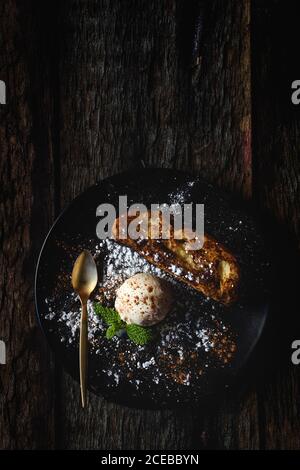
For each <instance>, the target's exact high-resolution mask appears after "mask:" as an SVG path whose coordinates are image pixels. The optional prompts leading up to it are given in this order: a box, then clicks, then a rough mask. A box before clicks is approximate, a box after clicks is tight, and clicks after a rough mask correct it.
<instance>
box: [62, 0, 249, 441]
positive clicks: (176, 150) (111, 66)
mask: <svg viewBox="0 0 300 470" xmlns="http://www.w3.org/2000/svg"><path fill="white" fill-rule="evenodd" d="M206 15H207V21H208V22H209V25H210V27H209V30H208V33H207V35H208V36H207V48H206V49H205V55H204V57H203V61H202V67H201V70H195V69H193V70H192V69H191V67H190V62H189V60H186V59H187V58H188V57H189V54H191V51H192V42H188V41H187V39H188V38H189V37H190V32H189V30H190V28H191V21H192V20H193V18H191V17H190V13H189V6H188V5H187V2H183V1H177V2H175V1H163V2H149V1H145V2H144V1H142V2H141V1H138V2H106V1H100V2H78V1H69V2H65V4H64V8H63V11H62V12H61V13H60V17H61V18H63V21H62V23H61V35H62V37H63V38H64V41H63V47H62V48H61V50H60V60H59V64H60V68H59V76H60V105H61V108H60V109H61V110H60V120H61V121H60V122H61V126H60V128H61V137H60V155H61V160H60V168H61V188H62V191H61V204H62V207H64V206H65V204H66V203H67V202H69V201H71V200H72V199H73V197H74V196H76V195H77V194H79V193H80V192H81V191H82V190H84V189H85V188H86V187H88V186H89V185H91V184H93V183H95V182H96V181H98V180H99V179H100V178H102V177H104V176H108V175H110V174H113V173H115V172H117V171H121V170H124V169H127V168H132V167H134V166H136V165H140V164H141V163H140V162H141V160H143V162H144V163H145V165H146V166H158V167H176V168H181V169H184V170H187V169H192V170H193V171H194V172H201V173H202V174H203V175H204V176H205V177H207V178H209V179H210V180H213V181H216V182H218V183H219V184H220V185H221V184H223V186H226V187H228V188H231V189H232V188H235V189H236V192H238V193H243V194H245V195H249V194H250V191H251V125H250V117H251V116H250V110H251V102H250V98H251V96H250V32H249V21H250V3H249V2H248V1H246V2H244V4H243V5H241V3H240V2H236V1H229V2H221V1H217V2H215V3H213V4H212V3H210V4H209V5H208V9H207V13H206ZM212 162H214V163H213V164H212ZM60 395H61V404H60V406H61V409H60V412H59V415H60V416H61V426H62V430H61V435H60V439H59V440H60V442H61V444H60V445H61V447H62V448H102V449H103V448H110V449H128V448H136V449H140V448H141V449H151V448H152V449H188V448H192V447H195V448H206V447H211V446H215V447H233V448H234V447H236V446H238V447H242V448H251V447H255V446H257V445H258V444H257V439H258V438H257V433H256V431H257V409H256V400H255V395H254V396H252V395H251V397H249V398H248V399H246V401H241V402H239V401H238V402H237V404H236V405H233V403H229V404H228V405H227V404H226V403H223V404H222V407H220V408H217V410H216V409H211V410H210V414H209V415H208V414H207V413H203V412H201V413H200V414H199V413H198V412H196V413H195V410H187V411H186V412H184V413H180V412H174V411H165V412H160V411H144V410H139V411H138V410H130V409H126V408H124V407H120V406H117V405H113V404H107V403H106V402H104V401H103V400H102V399H101V398H98V397H95V396H90V405H89V408H88V409H87V410H86V411H85V412H82V410H80V409H79V406H78V404H79V401H78V400H79V388H78V384H76V383H74V382H73V381H72V379H70V378H69V377H68V376H66V375H65V374H62V388H61V394H60ZM236 400H237V399H236V397H235V401H236ZM245 416H248V421H249V424H248V425H247V424H245ZM252 421H253V423H252ZM236 425H240V426H241V427H242V430H241V433H240V434H238V433H236V432H234V428H235V426H236ZM247 426H248V427H247ZM244 428H245V429H244ZM80 430H82V431H80ZM208 434H209V436H210V437H209V438H208V440H207V442H206V440H205V439H204V438H203V436H204V435H208Z"/></svg>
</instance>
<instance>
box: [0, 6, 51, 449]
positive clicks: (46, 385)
mask: <svg viewBox="0 0 300 470" xmlns="http://www.w3.org/2000/svg"><path fill="white" fill-rule="evenodd" d="M37 13H38V12H37V11H36V9H35V6H34V4H33V3H32V2H31V1H30V2H26V4H25V2H23V3H22V4H20V2H16V1H14V0H7V1H6V2H2V3H1V7H0V29H1V35H0V77H1V79H2V80H4V81H5V83H6V86H7V104H6V105H1V106H0V114H1V122H0V147H1V156H0V187H1V199H0V227H1V238H0V266H1V273H2V274H1V277H0V284H1V287H0V305H1V316H0V337H1V339H3V340H4V341H5V342H6V346H7V364H6V365H5V366H4V365H1V366H0V448H1V449H38V448H46V447H47V448H51V447H52V446H53V445H54V412H53V381H52V379H53V374H52V371H51V360H50V353H49V350H48V348H47V346H46V343H45V340H44V337H43V335H42V333H41V331H40V329H39V326H38V324H37V321H36V318H35V306H34V298H33V284H34V269H35V263H36V261H37V256H38V251H39V248H40V246H41V243H42V240H43V237H44V235H45V234H46V232H47V230H48V227H49V226H50V223H51V221H52V218H53V205H52V202H51V200H52V196H53V185H52V184H51V180H52V173H53V154H52V147H51V142H50V140H51V137H52V135H51V134H52V132H51V116H52V106H51V97H50V94H49V89H48V86H47V84H48V82H49V80H48V76H47V74H48V73H49V67H48V64H47V60H46V58H45V56H44V54H45V53H46V51H45V49H44V45H45V36H43V35H41V32H42V28H41V26H42V24H40V23H39V22H38V21H37V20H38V18H37V16H36V14H37ZM39 19H40V18H39Z"/></svg>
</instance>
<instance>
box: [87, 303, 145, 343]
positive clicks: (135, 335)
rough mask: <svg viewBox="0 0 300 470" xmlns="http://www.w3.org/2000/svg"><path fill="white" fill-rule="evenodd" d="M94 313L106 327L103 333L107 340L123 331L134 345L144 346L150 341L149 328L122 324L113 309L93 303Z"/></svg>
mask: <svg viewBox="0 0 300 470" xmlns="http://www.w3.org/2000/svg"><path fill="white" fill-rule="evenodd" d="M94 311H95V313H96V314H97V315H98V316H99V317H101V318H102V320H103V321H104V322H105V323H106V324H107V325H108V328H107V330H106V333H105V336H106V338H107V339H111V338H113V337H114V336H116V335H117V334H119V333H120V332H121V331H122V330H125V331H126V333H127V336H128V338H129V339H131V341H133V342H134V343H135V344H138V345H144V344H147V343H148V342H149V341H151V339H152V332H151V330H150V329H149V328H145V327H143V326H140V325H135V324H133V323H126V322H124V321H123V320H122V319H121V317H120V315H119V313H118V312H117V310H115V309H114V308H110V307H105V306H104V305H102V304H100V303H99V302H95V303H94Z"/></svg>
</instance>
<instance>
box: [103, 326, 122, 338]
mask: <svg viewBox="0 0 300 470" xmlns="http://www.w3.org/2000/svg"><path fill="white" fill-rule="evenodd" d="M120 329H121V328H120V324H119V323H113V324H112V325H110V326H109V327H108V328H107V330H106V333H105V336H106V338H107V339H111V338H113V337H114V336H115V335H116V334H117V333H118V331H120Z"/></svg>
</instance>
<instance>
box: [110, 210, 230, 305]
mask: <svg viewBox="0 0 300 470" xmlns="http://www.w3.org/2000/svg"><path fill="white" fill-rule="evenodd" d="M135 218H136V216H134V217H130V216H128V215H127V221H128V222H127V224H128V225H129V224H130V222H131V221H132V220H134V219H135ZM147 219H148V220H147ZM145 220H146V222H145V224H144V225H143V223H141V224H140V227H141V228H140V231H139V234H140V237H139V238H138V239H137V240H134V239H132V238H130V237H129V236H128V233H127V228H126V233H124V229H123V226H122V227H120V218H117V219H115V221H114V224H113V227H112V238H114V239H115V240H117V241H118V242H119V243H121V244H123V245H126V246H128V247H130V248H132V249H134V250H135V251H137V252H138V253H139V254H140V255H142V256H143V257H144V258H145V259H146V260H147V261H149V262H150V263H152V264H153V265H155V266H157V267H158V268H160V269H161V270H163V271H164V272H166V273H168V274H170V275H171V276H173V277H175V278H176V279H178V280H180V281H181V282H183V283H185V284H188V285H189V286H191V287H193V288H194V289H196V290H197V291H199V292H201V293H202V294H204V295H205V296H207V297H211V298H212V299H214V300H216V301H218V302H221V303H223V304H225V305H229V304H231V303H232V302H234V301H235V300H236V298H237V288H238V282H239V267H238V263H237V260H236V258H235V257H234V255H233V254H232V253H230V252H229V251H228V250H227V249H226V248H225V247H224V246H223V245H222V244H220V243H219V242H218V241H216V240H215V239H214V238H213V237H211V236H210V235H207V234H205V235H204V241H203V246H202V248H200V249H198V250H188V249H187V248H188V246H190V242H191V241H193V239H195V234H194V233H193V232H192V231H188V230H186V229H185V230H184V232H183V231H181V233H178V230H177V231H174V227H173V225H172V222H171V223H170V227H169V230H170V238H169V239H163V238H153V237H152V238H151V235H153V233H156V237H157V233H159V235H160V236H161V234H162V216H161V212H156V213H155V214H153V213H152V214H151V217H150V212H144V213H140V214H139V221H141V222H142V221H145ZM147 224H148V225H147ZM145 227H146V231H145ZM155 230H156V231H155ZM157 230H158V231H159V232H157ZM121 231H122V233H123V236H122V237H121V235H120V233H119V232H121ZM180 237H181V239H178V238H180Z"/></svg>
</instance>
